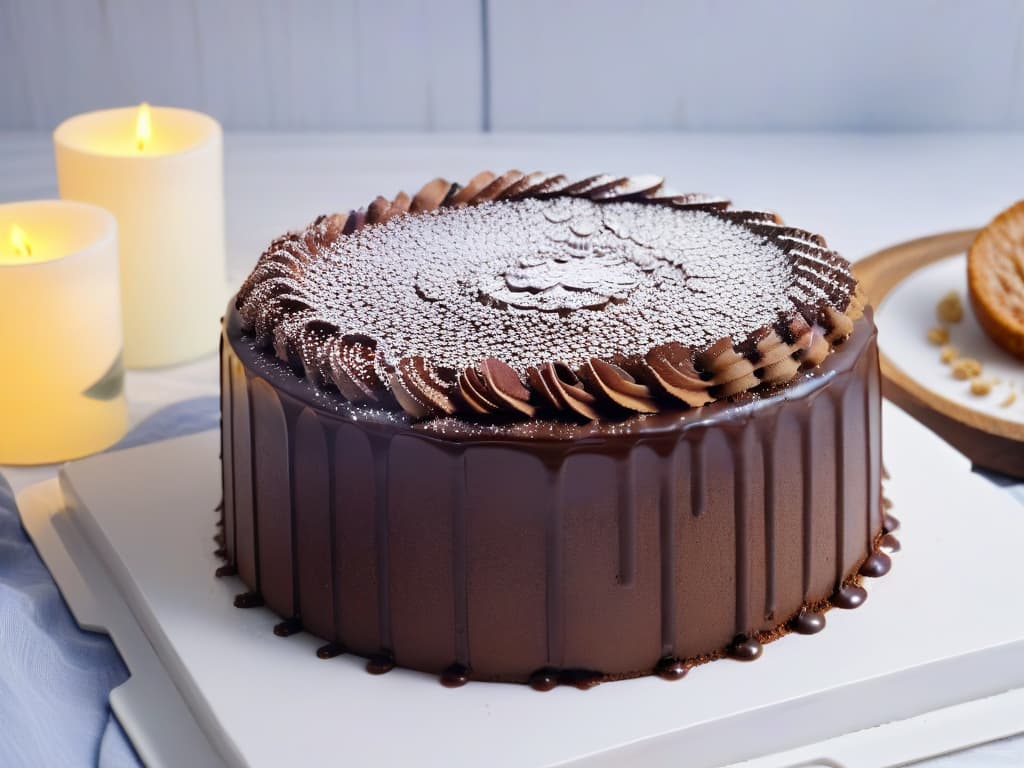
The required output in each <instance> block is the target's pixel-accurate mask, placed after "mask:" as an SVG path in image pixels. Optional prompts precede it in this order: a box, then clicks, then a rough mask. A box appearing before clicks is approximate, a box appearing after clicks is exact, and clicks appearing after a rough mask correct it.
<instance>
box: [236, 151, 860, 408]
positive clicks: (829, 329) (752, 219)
mask: <svg viewBox="0 0 1024 768" xmlns="http://www.w3.org/2000/svg"><path fill="white" fill-rule="evenodd" d="M554 197H580V198H586V199H589V200H591V201H593V202H595V203H610V202H624V201H630V202H639V203H648V204H652V205H662V206H668V207H670V208H675V209H679V210H698V211H702V212H705V213H708V214H710V215H713V216H716V217H719V218H721V219H724V220H727V221H730V222H732V223H734V224H737V225H739V226H742V227H745V228H746V229H747V230H748V231H750V232H752V233H753V234H755V235H757V236H759V237H761V238H763V239H764V240H765V241H766V242H770V243H772V244H774V245H775V246H776V247H778V248H780V249H781V250H782V251H783V252H785V253H786V254H787V255H788V256H789V257H790V259H791V262H790V264H791V267H790V268H791V270H792V272H793V274H794V278H795V282H797V283H798V284H804V285H809V286H817V287H820V286H821V285H822V277H821V275H822V273H823V272H827V274H828V277H829V278H830V279H831V280H832V281H833V282H834V283H835V285H837V286H838V292H837V293H836V294H835V295H832V296H829V300H818V301H813V302H802V301H798V300H796V299H791V301H792V303H793V306H792V308H791V309H788V310H783V311H780V313H779V317H778V320H777V322H776V323H774V324H772V325H770V326H766V327H762V328H758V329H756V330H755V331H753V332H752V333H750V334H749V335H748V336H747V337H746V338H745V339H739V340H736V339H733V338H731V337H725V338H722V339H719V340H718V341H717V342H715V343H713V344H711V345H710V346H707V347H705V348H701V349H694V348H690V347H687V346H684V345H682V344H679V343H676V342H669V343H667V344H661V345H658V346H656V347H654V348H652V349H649V350H646V351H645V352H638V353H637V354H635V355H630V356H625V355H621V354H619V355H612V356H609V357H608V358H607V359H604V358H600V357H593V358H590V359H589V360H587V361H585V362H584V363H583V364H582V365H580V366H578V367H577V368H575V369H573V368H572V367H570V366H569V365H567V364H566V363H564V362H562V361H558V360H553V361H546V362H542V363H539V364H537V365H535V366H530V367H528V368H527V369H526V370H522V371H517V370H515V369H513V368H512V367H511V366H509V365H508V364H506V363H505V362H503V361H502V360H499V359H497V358H494V357H488V358H484V359H482V360H480V361H479V362H478V363H477V364H476V365H474V366H469V367H467V368H466V369H465V370H461V371H457V370H452V369H450V368H445V367H442V366H436V365H434V364H432V363H431V361H430V360H428V359H426V358H424V357H420V356H415V357H399V358H398V359H393V356H392V355H391V354H389V351H388V349H387V345H386V343H385V342H384V341H383V340H379V339H374V338H372V337H369V336H366V335H364V334H357V333H350V332H348V331H347V330H346V329H343V328H339V327H338V326H337V325H335V324H333V323H332V322H330V321H329V320H327V319H324V318H322V317H319V316H318V315H317V311H316V308H315V306H314V302H313V301H312V300H311V299H310V298H309V297H308V296H306V295H305V294H304V292H303V290H302V287H301V285H300V282H299V280H298V278H300V277H301V276H302V275H303V273H304V272H305V270H306V269H307V266H308V265H309V264H310V262H311V261H312V260H313V259H315V257H316V255H317V254H318V253H319V252H321V251H322V250H324V249H326V248H329V247H331V245H332V244H334V243H335V242H337V241H338V240H339V239H340V238H344V237H348V236H350V235H351V234H352V233H353V232H356V231H357V230H359V229H361V228H363V227H367V226H373V225H376V224H382V223H384V222H386V221H388V220H389V219H391V218H394V217H396V216H406V215H416V214H420V213H424V212H429V211H433V210H436V209H438V208H443V207H461V206H473V205H480V204H482V203H485V202H491V201H498V200H521V199H525V198H538V199H548V198H554ZM236 308H237V309H238V312H239V316H240V318H241V321H242V325H243V329H244V331H245V332H246V333H250V334H252V335H253V336H254V337H255V340H256V343H257V344H258V345H260V346H263V347H270V346H272V347H273V349H274V353H275V354H276V355H277V357H278V358H280V359H281V360H283V361H285V362H287V363H289V364H290V365H291V367H292V368H293V369H294V370H295V372H296V373H297V374H298V375H302V376H306V377H307V378H308V379H309V380H310V381H311V382H312V383H313V384H315V385H316V386H317V387H319V388H321V389H330V390H336V391H337V392H339V393H340V394H341V395H342V397H344V398H345V399H347V400H349V401H350V402H353V403H355V404H367V405H374V406H376V407H385V408H392V409H394V408H401V409H402V410H403V411H405V412H406V413H408V414H409V415H410V416H411V417H412V418H414V419H418V420H422V419H429V418H435V417H446V416H456V415H457V416H464V417H470V418H480V419H501V420H508V419H513V418H534V417H538V416H555V417H562V418H570V419H576V420H595V419H600V418H602V417H603V416H607V417H610V418H616V417H622V416H624V415H628V414H630V413H654V412H657V411H658V410H661V408H662V407H664V406H665V405H666V404H667V405H673V406H675V407H693V408H699V407H700V406H702V405H706V404H708V403H711V402H714V401H715V400H718V399H722V398H729V397H733V396H735V395H738V394H740V393H742V392H746V391H751V390H757V389H759V388H772V387H779V386H782V385H784V384H786V383H787V382H789V381H790V380H791V379H793V377H794V376H796V375H797V374H798V373H799V372H800V371H801V370H807V369H811V368H814V367H816V366H818V365H819V364H820V363H821V362H822V361H823V360H824V359H825V358H826V357H827V356H828V355H829V354H830V353H831V351H832V350H833V349H834V347H835V346H836V345H838V344H840V343H842V341H843V340H845V339H846V338H847V337H848V336H849V335H850V333H851V332H852V330H853V323H854V321H855V320H856V319H858V318H859V317H860V316H861V315H862V314H863V310H864V297H863V293H862V292H861V290H860V287H859V285H858V284H857V282H856V279H855V278H854V277H853V275H852V274H851V272H850V269H849V263H848V262H847V261H846V260H845V259H843V258H842V257H841V256H839V255H838V254H837V253H835V252H834V251H832V250H829V248H828V246H827V244H826V242H825V239H824V238H823V237H821V236H820V235H817V234H813V233H811V232H808V231H806V230H803V229H799V228H795V227H790V226H787V225H785V224H784V223H783V221H782V219H781V218H780V217H779V216H778V215H777V214H774V213H770V212H765V211H744V210H733V209H731V208H730V201H729V200H727V199H725V198H721V197H716V196H713V195H706V194H700V193H679V192H675V191H673V190H670V189H668V188H666V187H665V184H664V179H662V178H661V177H658V176H651V175H644V176H632V177H619V176H612V175H608V174H599V175H595V176H589V177H586V178H582V179H571V178H569V177H567V176H565V175H563V174H549V173H544V172H539V171H538V172H534V173H523V172H521V171H517V170H511V171H507V172H505V173H504V174H501V175H498V174H495V173H492V172H491V171H483V172H481V173H478V174H477V175H476V176H474V177H473V178H472V179H470V180H469V181H468V182H466V183H465V184H464V185H462V184H458V183H455V182H450V181H448V180H447V179H443V178H437V179H433V180H432V181H430V182H428V183H427V184H425V185H424V186H423V188H422V189H420V190H419V191H418V192H417V193H416V194H415V195H413V196H411V197H410V196H409V195H407V194H406V193H404V192H401V193H399V194H398V195H397V196H396V197H395V198H394V199H391V200H389V199H388V198H385V197H377V198H376V199H375V200H373V201H372V202H371V203H370V204H369V206H367V207H366V208H365V209H359V210H353V211H349V212H348V213H335V214H333V215H324V216H320V217H318V218H317V219H316V220H314V221H313V222H312V223H311V224H310V225H309V226H308V227H307V228H306V229H305V230H303V231H300V232H291V233H288V234H286V235H283V236H282V237H279V238H277V239H275V240H274V241H273V242H272V243H271V245H270V247H269V248H268V249H267V250H266V251H265V252H264V253H263V255H262V256H261V257H260V259H259V261H258V262H257V264H256V267H255V268H254V269H253V271H252V273H251V274H250V275H249V277H248V278H247V279H246V281H245V282H244V283H243V285H242V287H241V289H240V290H239V292H238V295H237V298H236Z"/></svg>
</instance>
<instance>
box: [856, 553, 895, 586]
mask: <svg viewBox="0 0 1024 768" xmlns="http://www.w3.org/2000/svg"><path fill="white" fill-rule="evenodd" d="M890 568H892V560H891V559H890V557H889V556H888V555H887V554H885V552H880V551H879V552H872V553H871V554H870V555H868V557H867V559H866V560H865V561H864V564H863V565H862V566H861V567H860V575H861V576H867V577H868V578H872V579H877V578H880V577H882V576H885V574H887V573H888V572H889V569H890Z"/></svg>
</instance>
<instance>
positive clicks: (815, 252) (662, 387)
mask: <svg viewBox="0 0 1024 768" xmlns="http://www.w3.org/2000/svg"><path fill="white" fill-rule="evenodd" d="M855 288H856V282H855V280H854V279H853V277H852V275H851V273H850V269H849V264H848V263H847V262H846V261H844V260H843V259H842V258H840V257H839V256H837V255H836V254H835V253H833V252H832V251H830V250H828V248H827V247H826V246H825V243H824V241H823V240H822V239H821V238H820V237H819V236H816V235H812V234H810V233H808V232H805V231H802V230H798V229H794V228H791V227H786V226H784V225H783V224H782V223H781V221H780V220H779V219H778V217H777V216H775V215H773V214H767V213H763V212H751V211H731V210H729V209H728V203H727V201H725V200H722V199H720V198H714V197H710V196H707V195H693V194H690V195H684V194H678V193H674V192H671V191H669V190H666V189H665V187H664V185H663V182H662V180H661V179H660V178H657V177H648V176H644V177H632V178H618V177H611V176H597V177H590V178H588V179H581V180H571V179H567V178H566V177H564V176H561V175H550V174H542V173H536V174H522V173H520V172H517V171H510V172H508V173H506V174H503V175H501V176H497V175H495V174H492V173H489V172H484V173H482V174H479V175H478V176H476V177H474V178H473V179H472V180H470V182H469V183H467V184H466V185H465V186H463V185H459V184H452V183H450V182H448V181H446V180H442V179H435V180H434V181H432V182H430V183H429V184H427V185H426V186H425V187H424V188H423V189H422V190H420V192H419V193H418V194H417V195H415V196H414V197H412V198H410V197H409V196H407V195H404V194H400V195H399V196H398V197H396V198H395V199H394V200H388V199H386V198H377V200H375V201H374V202H373V203H372V204H371V205H370V206H369V208H368V209H367V210H365V211H352V212H351V213H348V214H335V215H334V216H329V217H321V218H320V219H318V220H317V221H316V222H314V224H313V225H311V226H310V227H309V228H308V229H307V230H306V231H305V232H301V233H293V234H291V235H287V236H285V237H283V238H279V239H278V240H277V241H275V242H274V243H273V244H272V246H271V248H270V249H268V251H267V252H266V253H265V254H264V255H263V257H262V258H261V259H260V262H259V264H258V265H257V267H256V269H255V270H254V272H253V273H252V275H251V276H250V278H249V279H248V280H247V281H246V283H245V285H244V286H243V288H242V290H241V291H240V292H239V296H238V308H239V311H240V315H241V317H242V320H243V323H244V324H245V325H246V327H247V329H248V330H250V331H251V332H253V333H254V334H255V336H256V337H257V341H258V342H260V343H263V344H268V345H269V344H272V345H273V347H274V349H275V350H276V352H277V354H278V356H279V357H281V358H282V359H285V360H287V361H289V362H291V363H292V364H293V366H294V367H295V368H296V370H297V371H298V372H300V373H302V374H304V375H307V376H309V377H310V378H311V379H312V380H313V381H314V383H316V384H317V385H318V386H323V387H327V388H336V389H338V391H339V392H341V394H342V395H343V396H345V397H346V398H348V399H350V400H353V401H356V402H372V403H376V404H382V403H384V402H385V401H388V400H393V402H394V404H395V405H396V406H398V407H401V408H402V409H404V410H405V411H407V412H409V413H410V414H411V415H412V416H414V417H415V418H429V417H432V416H450V415H452V414H455V413H460V414H465V415H473V416H478V417H492V416H493V417H502V418H507V417H509V416H520V417H521V416H527V417H532V416H535V415H537V414H538V412H543V411H552V412H558V413H561V414H563V415H567V416H570V417H574V418H586V419H593V418H598V417H599V416H601V415H606V414H607V415H615V414H617V413H621V412H623V411H625V412H629V411H633V412H636V411H640V412H653V411H655V410H658V409H659V408H660V407H663V406H664V404H665V403H666V402H675V403H676V404H677V405H678V404H681V405H684V406H690V407H693V406H699V405H702V404H704V403H706V402H710V401H711V400H714V399H717V398H718V397H728V396H730V395H732V394H736V393H738V392H740V391H746V390H748V389H752V388H754V387H758V386H767V385H773V384H775V385H777V384H779V383H782V382H784V381H785V380H788V379H789V378H792V376H794V375H795V374H796V372H797V371H798V370H799V368H800V367H809V366H813V365H814V364H816V362H820V359H821V358H822V357H823V355H825V354H827V353H828V351H829V349H830V348H831V344H832V343H833V342H835V341H838V340H839V339H841V338H842V337H843V336H844V335H846V334H848V333H849V330H850V328H851V327H852V319H851V318H852V317H853V316H856V314H857V313H858V312H859V309H860V303H859V300H858V299H857V297H856V293H855Z"/></svg>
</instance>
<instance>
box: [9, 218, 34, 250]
mask: <svg viewBox="0 0 1024 768" xmlns="http://www.w3.org/2000/svg"><path fill="white" fill-rule="evenodd" d="M11 247H13V248H14V255H15V256H23V257H30V256H31V255H32V246H31V245H30V244H29V242H28V235H26V234H25V230H24V229H22V228H21V227H19V226H18V225H17V224H15V225H14V226H12V227H11Z"/></svg>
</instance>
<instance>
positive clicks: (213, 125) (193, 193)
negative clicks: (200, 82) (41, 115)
mask: <svg viewBox="0 0 1024 768" xmlns="http://www.w3.org/2000/svg"><path fill="white" fill-rule="evenodd" d="M53 139H54V146H55V150H56V156H57V179H58V182H59V185H60V194H61V197H63V198H65V199H69V200H82V201H85V202H88V203H93V204H95V205H99V206H101V207H103V208H106V209H107V210H109V211H110V212H111V213H113V214H114V216H115V217H116V218H117V223H118V228H119V232H120V251H121V290H122V295H123V304H124V337H125V362H126V364H127V365H128V367H130V368H146V367H153V366H161V365H171V364H173V363H179V362H183V361H186V360H191V359H193V358H196V357H199V356H201V355H203V354H204V353H207V352H211V351H213V349H214V348H215V347H216V345H217V341H218V328H219V324H218V322H217V321H218V318H219V317H220V314H221V312H222V311H223V308H224V302H225V300H226V298H227V294H226V290H225V264H224V192H223V186H224V183H223V155H222V137H221V129H220V124H219V123H217V121H216V120H214V119H213V118H211V117H208V116H207V115H203V114H200V113H198V112H190V111H188V110H184V109H172V108H169V107H150V106H149V105H148V104H143V105H142V106H141V107H138V108H136V107H127V108H124V109H111V110H105V111H102V112H90V113H88V114H84V115H78V116H76V117H72V118H70V119H69V120H66V121H65V122H64V123H62V124H61V125H60V126H59V127H58V128H57V130H56V131H55V132H54V136H53Z"/></svg>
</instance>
